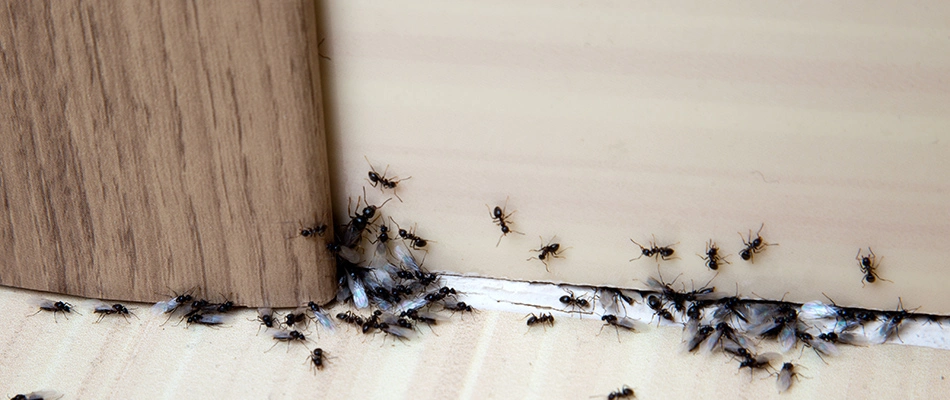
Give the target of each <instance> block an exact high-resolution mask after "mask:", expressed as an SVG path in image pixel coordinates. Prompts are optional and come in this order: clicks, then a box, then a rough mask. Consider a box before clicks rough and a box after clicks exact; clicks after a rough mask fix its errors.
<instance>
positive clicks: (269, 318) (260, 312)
mask: <svg viewBox="0 0 950 400" xmlns="http://www.w3.org/2000/svg"><path fill="white" fill-rule="evenodd" d="M252 321H258V322H260V323H261V326H265V327H267V328H273V327H274V324H277V325H280V322H279V321H277V320H275V319H274V310H272V309H270V308H268V307H262V308H258V309H257V319H256V320H252ZM257 331H258V333H259V332H260V327H258V329H257Z"/></svg>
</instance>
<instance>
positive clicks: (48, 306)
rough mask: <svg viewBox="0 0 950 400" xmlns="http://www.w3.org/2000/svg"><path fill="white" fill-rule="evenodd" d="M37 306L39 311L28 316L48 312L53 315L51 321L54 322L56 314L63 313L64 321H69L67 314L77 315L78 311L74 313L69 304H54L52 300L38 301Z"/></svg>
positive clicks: (63, 302)
mask: <svg viewBox="0 0 950 400" xmlns="http://www.w3.org/2000/svg"><path fill="white" fill-rule="evenodd" d="M38 306H39V308H40V309H39V310H37V311H36V312H35V313H33V314H30V315H31V316H33V315H36V314H39V313H40V312H41V311H50V312H52V313H53V320H54V321H55V320H56V313H63V317H64V318H66V319H69V316H67V315H66V314H68V313H72V312H75V313H76V314H79V311H76V310H74V309H73V305H72V304H69V303H67V302H65V301H56V302H54V301H52V300H46V299H43V300H40V302H39V304H38ZM80 315H81V314H80Z"/></svg>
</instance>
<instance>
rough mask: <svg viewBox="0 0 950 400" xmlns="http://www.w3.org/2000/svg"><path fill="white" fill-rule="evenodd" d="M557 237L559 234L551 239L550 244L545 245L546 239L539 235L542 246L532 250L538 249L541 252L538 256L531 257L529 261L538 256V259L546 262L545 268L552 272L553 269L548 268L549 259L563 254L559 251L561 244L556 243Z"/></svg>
mask: <svg viewBox="0 0 950 400" xmlns="http://www.w3.org/2000/svg"><path fill="white" fill-rule="evenodd" d="M556 238H557V236H555V237H552V238H551V241H549V242H548V244H546V245H545V244H544V239H542V238H541V237H540V236H538V239H541V248H538V249H532V250H531V251H537V252H539V254H538V255H537V257H529V258H528V260H527V261H531V260H533V259H535V258H537V259H538V260H541V262H542V263H544V270H545V271H548V272H551V270H550V269H548V260H550V259H552V258H561V255H560V254H559V253H558V252H559V251H560V250H561V244H560V243H554V239H556Z"/></svg>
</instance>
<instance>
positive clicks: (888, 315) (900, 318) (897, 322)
mask: <svg viewBox="0 0 950 400" xmlns="http://www.w3.org/2000/svg"><path fill="white" fill-rule="evenodd" d="M915 310H916V308H915V309H914V310H911V311H915ZM883 314H884V318H883V324H881V326H880V328H878V335H879V336H880V337H881V343H884V342H886V341H887V340H888V339H890V338H891V336H894V335H895V334H896V335H897V339H900V341H901V342H903V341H904V340H903V339H901V330H900V329H901V328H900V326H901V323H902V322H904V319H905V318H908V317H910V312H908V311H907V310H906V309H904V301H903V300H902V299H901V298H900V297H898V298H897V311H885V312H884V313H883Z"/></svg>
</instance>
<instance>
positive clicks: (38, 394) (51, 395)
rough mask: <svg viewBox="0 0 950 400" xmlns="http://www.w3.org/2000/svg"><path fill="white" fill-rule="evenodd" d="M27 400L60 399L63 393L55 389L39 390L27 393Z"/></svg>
mask: <svg viewBox="0 0 950 400" xmlns="http://www.w3.org/2000/svg"><path fill="white" fill-rule="evenodd" d="M26 398H27V400H59V399H61V398H63V395H62V394H60V393H59V392H56V391H53V390H38V391H35V392H31V393H30V394H27V395H26Z"/></svg>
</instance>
